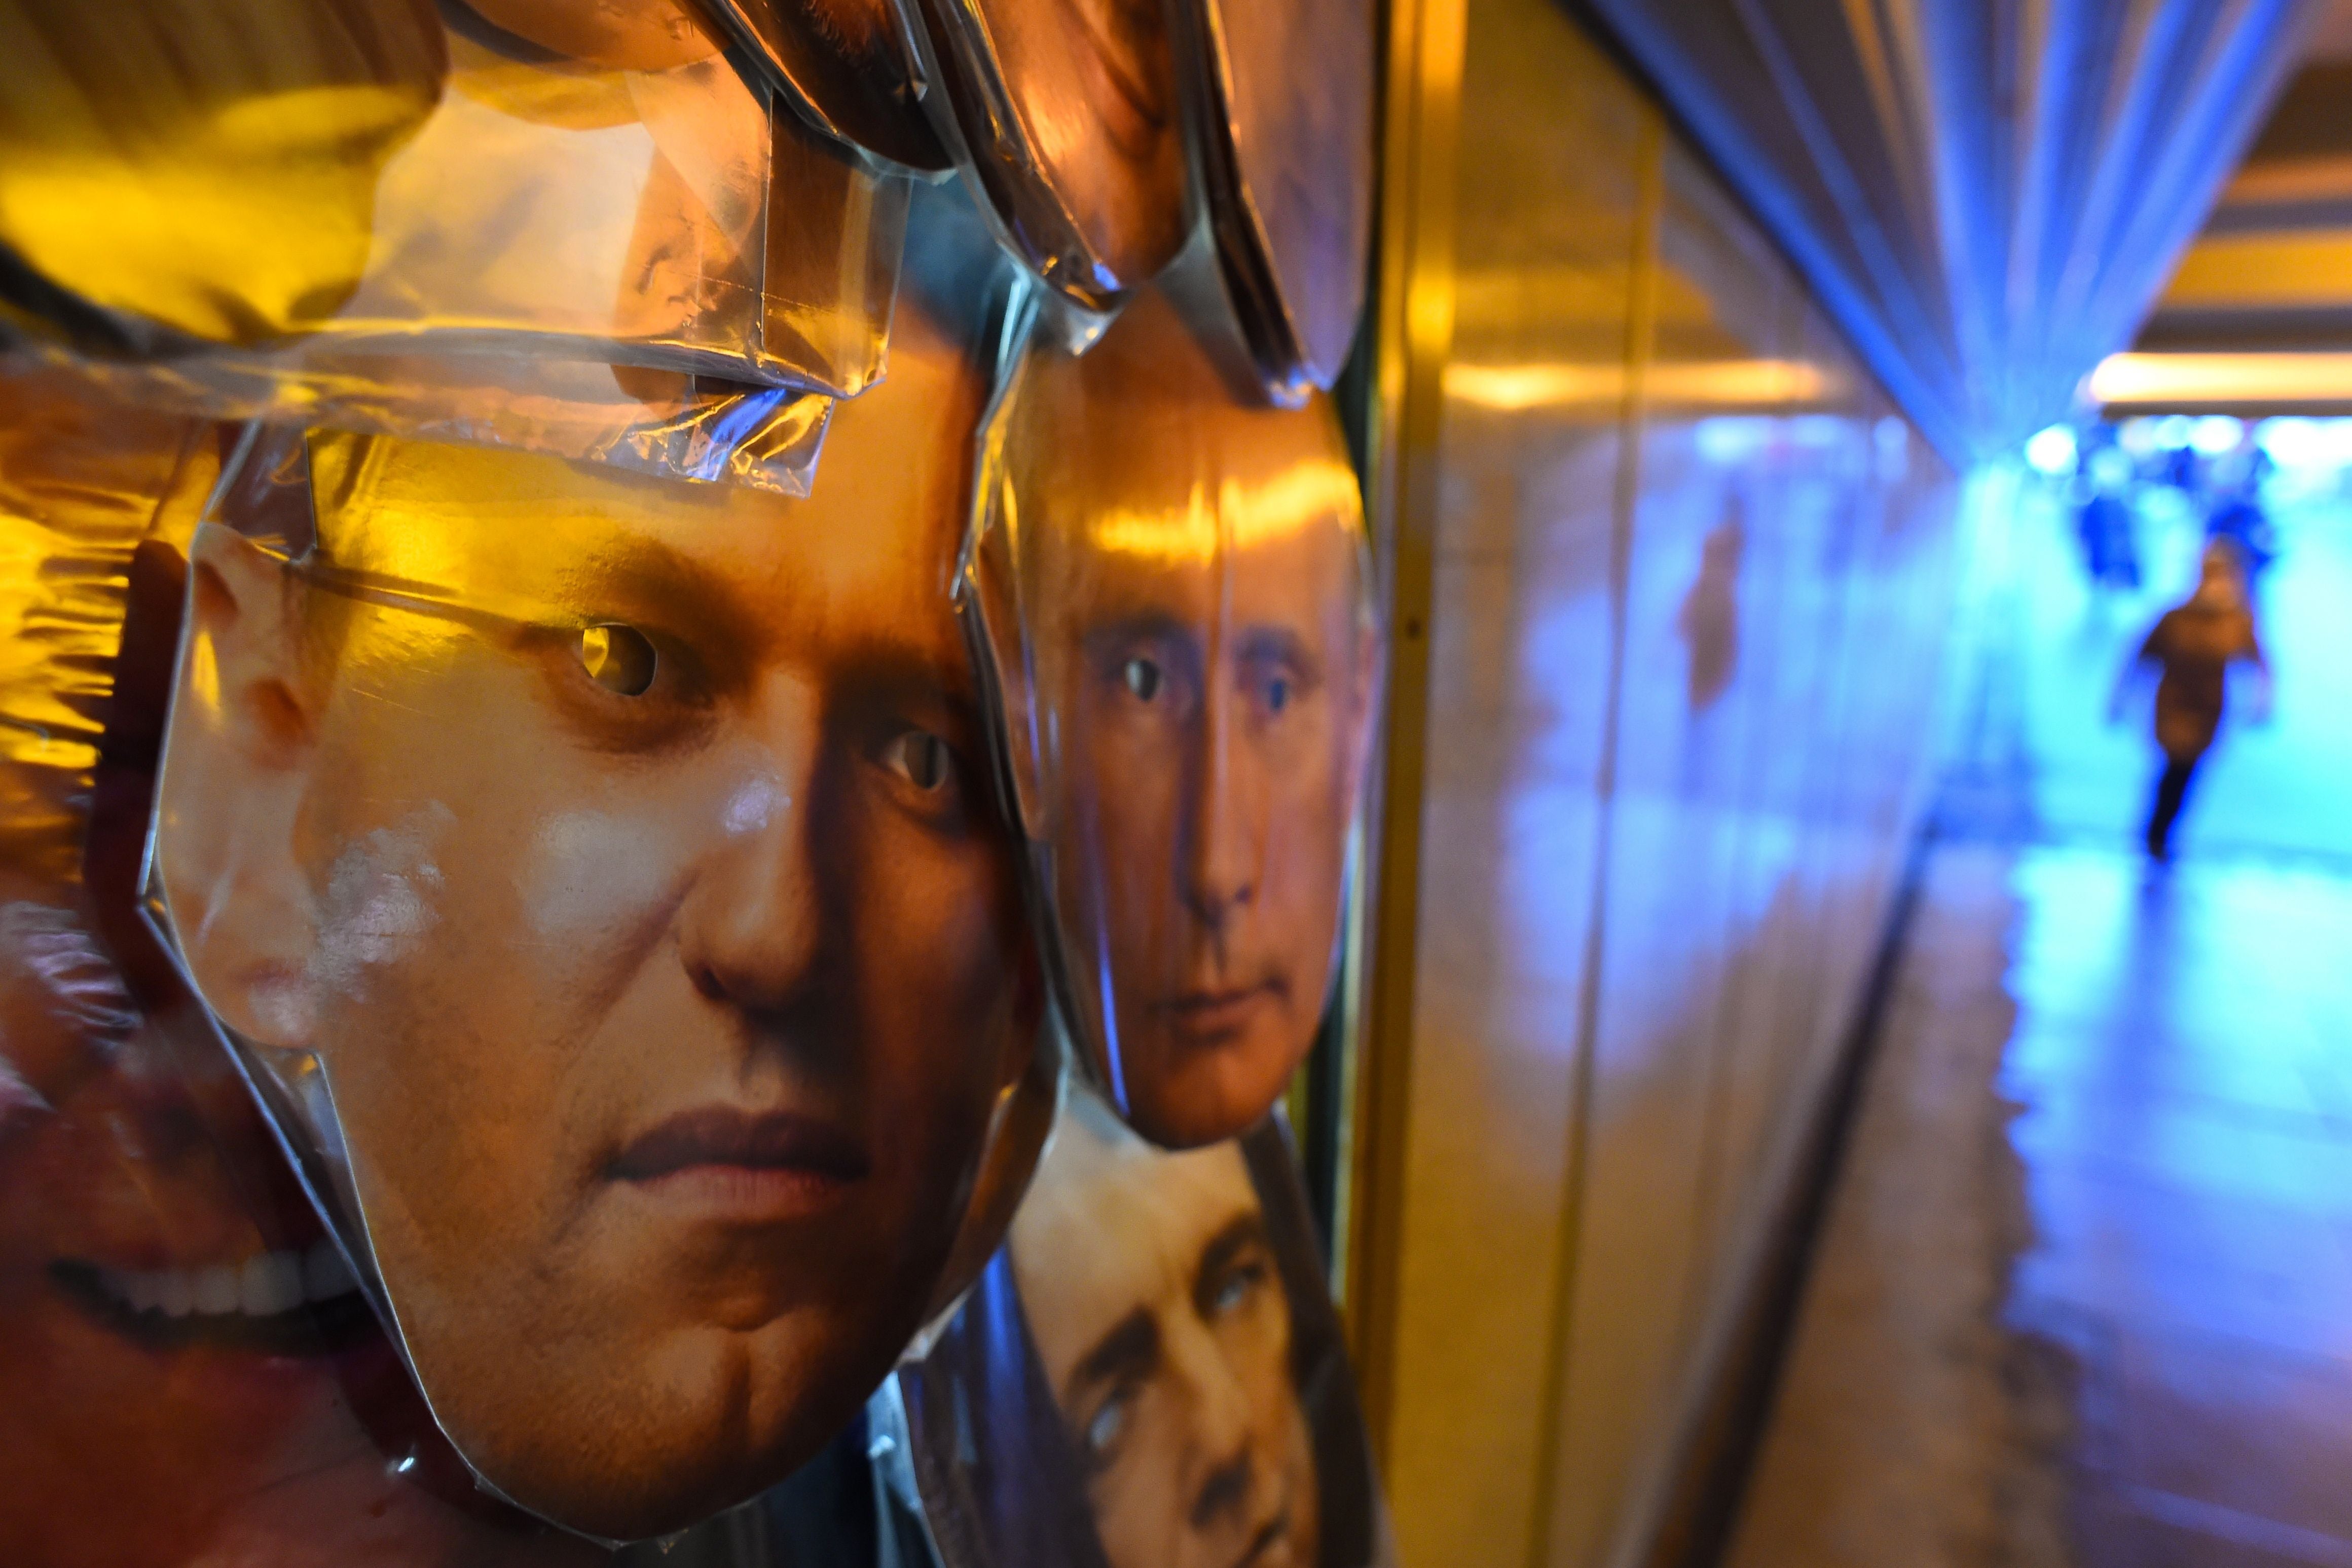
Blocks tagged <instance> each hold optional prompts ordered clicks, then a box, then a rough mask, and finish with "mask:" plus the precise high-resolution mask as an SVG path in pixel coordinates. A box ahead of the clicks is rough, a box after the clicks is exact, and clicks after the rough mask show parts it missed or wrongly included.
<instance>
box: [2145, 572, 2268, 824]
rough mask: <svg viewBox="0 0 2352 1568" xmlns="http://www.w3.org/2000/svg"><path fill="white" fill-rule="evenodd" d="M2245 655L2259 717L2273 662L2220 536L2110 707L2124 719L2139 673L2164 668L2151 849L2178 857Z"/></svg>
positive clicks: (2150, 810)
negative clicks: (2183, 824) (2182, 826)
mask: <svg viewBox="0 0 2352 1568" xmlns="http://www.w3.org/2000/svg"><path fill="white" fill-rule="evenodd" d="M2241 663H2243V664H2252V666H2253V668H2254V671H2255V674H2256V676H2257V679H2258V682H2259V684H2258V685H2257V686H2256V688H2255V694H2254V718H2255V722H2256V723H2260V722H2262V721H2263V720H2264V719H2266V718H2267V717H2268V716H2269V715H2270V706H2271V688H2270V665H2269V664H2268V663H2267V662H2266V661H2265V660H2264V659H2263V645H2262V641H2261V639H2260V638H2259V637H2258V636H2257V635H2256V634H2255V631H2254V616H2253V611H2252V607H2251V604H2250V602H2249V600H2248V598H2247V593H2246V574H2245V569H2244V567H2243V566H2242V564H2241V561H2240V559H2239V555H2238V551H2237V549H2236V547H2235V546H2233V545H2231V544H2230V543H2228V542H2227V541H2216V542H2215V543H2213V544H2211V545H2209V546H2207V547H2206V550H2205V557H2204V562H2203V566H2202V569H2201V570H2200V574H2199V577H2198V581H2197V589H2196V591H2195V592H2193V593H2191V594H2190V595H2189V597H2188V599H2186V600H2185V601H2182V602H2181V603H2179V605H2177V606H2175V607H2174V608H2172V609H2170V610H2168V611H2166V612H2164V614H2163V616H2162V617H2161V618H2159V619H2158V622H2157V623H2156V625H2155V627H2154V628H2153V629H2151V630H2150V631H2149V632H2148V634H2147V638H2146V639H2145V640H2143V641H2142V642H2141V643H2140V645H2139V652H2138V653H2137V654H2136V655H2134V657H2133V659H2132V661H2131V663H2130V664H2126V666H2125V667H2124V670H2123V673H2122V674H2121V675H2120V676H2119V677H2118V678H2117V680H2116V694H2115V700H2114V702H2113V704H2112V705H2111V706H2110V710H2109V716H2110V717H2111V718H2114V719H2117V720H2120V719H2121V718H2122V717H2123V710H2124V704H2125V700H2126V697H2127V696H2128V695H2129V693H2130V690H2131V687H2132V685H2134V683H2135V680H2136V678H2137V676H2138V675H2139V674H2141V673H2142V672H2144V671H2146V670H2148V669H2150V668H2154V669H2156V670H2158V671H2159V672H2160V674H2159V675H2158V681H2157V686H2156V744H2157V747H2158V749H2159V750H2161V751H2162V752H2163V753H2164V770H2163V772H2162V773H2160V774H2159V775H2158V778H2157V782H2156V793H2155V798H2154V800H2151V801H2150V802H2149V806H2148V813H2147V852H2148V854H2149V855H2150V856H2152V857H2154V858H2155V859H2157V860H2159V861H2165V860H2170V859H2171V858H2172V828H2173V824H2174V823H2175V822H2176V821H2179V817H2180V810H2181V807H2182V806H2183V805H2184V804H2185V803H2186V802H2187V800H2188V798H2189V781H2190V779H2193V778H2194V777H2195V776H2196V772H2197V765H2198V763H2199V762H2200V761H2201V760H2203V758H2204V756H2205V753H2206V752H2207V751H2208V750H2209V749H2210V748H2211V747H2212V745H2213V737H2214V736H2215V734H2216V733H2218V732H2219V731H2220V729H2221V714H2222V710H2223V709H2224V707H2225V706H2227V705H2228V699H2229V685H2230V682H2229V674H2230V666H2231V665H2232V664H2241Z"/></svg>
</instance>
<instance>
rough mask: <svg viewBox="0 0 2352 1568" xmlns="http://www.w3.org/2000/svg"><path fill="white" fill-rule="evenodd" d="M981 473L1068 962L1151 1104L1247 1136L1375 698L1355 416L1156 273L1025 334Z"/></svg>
mask: <svg viewBox="0 0 2352 1568" xmlns="http://www.w3.org/2000/svg"><path fill="white" fill-rule="evenodd" d="M979 486H980V488H979V495H978V497H977V499H976V502H975V517H974V537H973V539H972V541H971V546H970V548H969V552H968V558H967V572H968V580H967V591H966V595H965V607H966V609H967V611H968V612H970V614H971V617H972V619H971V621H970V622H969V624H970V625H971V629H972V631H973V633H974V640H975V644H976V646H978V647H979V648H980V649H981V650H982V661H983V663H984V664H985V665H986V667H987V668H988V670H989V671H990V672H991V674H992V675H993V677H994V680H993V687H994V690H995V693H996V696H997V700H998V701H999V702H1000V704H1001V706H1002V721H1003V735H1004V737H1005V744H1006V747H1007V757H1008V760H1009V763H1010V768H1009V771H1010V772H1011V774H1012V777H1013V786H1014V789H1015V792H1016V793H1017V795H1018V797H1019V802H1020V810H1021V818H1022V823H1023V826H1024V831H1026V833H1027V834H1028V836H1029V838H1030V840H1031V843H1032V849H1033V855H1034V862H1035V865H1036V868H1037V881H1038V883H1040V885H1041V888H1042V891H1043V894H1044V895H1045V896H1044V903H1045V907H1046V908H1047V909H1048V910H1049V911H1050V919H1049V925H1050V926H1051V941H1050V943H1049V948H1050V951H1051V954H1052V956H1053V958H1054V960H1055V969H1056V984H1057V988H1058V989H1059V991H1060V993H1061V995H1062V998H1063V1000H1064V1003H1065V1005H1066V1009H1067V1010H1068V1012H1069V1014H1070V1017H1071V1019H1072V1023H1073V1028H1074V1030H1075V1031H1076V1035H1077V1037H1078V1040H1079V1042H1080V1044H1081V1046H1082V1048H1083V1051H1084V1054H1085V1057H1086V1059H1087V1061H1089V1062H1090V1063H1091V1065H1092V1067H1093V1069H1094V1071H1095V1072H1096V1074H1097V1079H1098V1081H1099V1082H1101V1083H1102V1084H1103V1085H1104V1086H1105V1088H1106V1089H1107V1091H1108V1093H1109V1095H1110V1097H1111V1099H1112V1101H1113V1103H1115V1104H1117V1105H1118V1108H1119V1110H1120V1111H1121V1113H1124V1114H1126V1115H1127V1116H1128V1117H1129V1119H1130V1120H1131V1121H1132V1123H1133V1124H1134V1125H1135V1126H1136V1127H1137V1128H1138V1129H1139V1130H1140V1131H1142V1132H1143V1133H1144V1134H1146V1135H1148V1136H1150V1137H1151V1138H1153V1139H1155V1140H1157V1141H1159V1142H1160V1143H1163V1144H1169V1145H1192V1144H1204V1143H1211V1142H1214V1141H1216V1140H1217V1139H1220V1138H1224V1137H1230V1136H1232V1135H1234V1134H1236V1133H1238V1132H1240V1131H1241V1130H1242V1129H1244V1128H1246V1127H1248V1126H1250V1125H1252V1124H1255V1122H1256V1121H1257V1120H1258V1119H1259V1118H1260V1117H1262V1116H1263V1115H1265V1113H1266V1111H1267V1109H1268V1107H1269V1106H1271V1105H1272V1104H1273V1103H1274V1102H1275V1099H1276V1096H1277V1095H1278V1094H1279V1093H1280V1092H1281V1091H1282V1089H1283V1086H1284V1085H1285V1083H1286V1082H1288V1080H1289V1078H1290V1076H1291V1074H1292V1071H1294V1070H1295V1069H1296V1068H1297V1065H1298V1063H1299V1061H1301V1060H1302V1059H1303V1058H1304V1057H1305V1055H1306V1053H1307V1050H1308V1048H1309V1047H1310V1046H1311V1045H1312V1043H1313V1041H1314V1038H1315V1035H1316V1032H1317V1030H1318V1025H1319V1023H1320V1021H1321V1019H1322V1016H1323V1012H1324V1009H1325V1005H1326V1000H1327V997H1328V992H1329V990H1330V984H1331V977H1332V972H1333V968H1334V964H1335V958H1336V954H1337V950H1338V943H1339V935H1340V915H1341V910H1342V908H1343V906H1344V902H1345V892H1346V883H1347V877H1346V871H1347V866H1348V862H1349V853H1350V845H1351V843H1352V841H1353V837H1354V821H1355V817H1356V814H1357V810H1358V807H1359V803H1360V798H1361V793H1362V782H1363V779H1364V773H1365V760H1366V755H1367V749H1368V747H1369V744H1370V734H1371V727H1372V724H1373V720H1374V715H1375V710H1376V708H1377V706H1378V695H1379V685H1380V671H1381V640H1380V637H1379V633H1378V628H1377V623H1376V617H1375V613H1374V611H1373V607H1372V600H1371V591H1372V585H1371V580H1370V570H1369V561H1368V551H1367V547H1366V541H1365V538H1364V531H1363V523H1362V511H1361V503H1360V496H1359V492H1358V489H1357V486H1356V479H1355V475H1354V472H1353V470H1352V469H1351V468H1350V467H1349V463H1348V457H1347V453H1346V451H1345V448H1344V445H1343V444H1342V441H1341V437H1340V432H1339V425H1338V423H1337V420H1336V418H1335V417H1334V415H1333V413H1332V410H1331V408H1330V405H1329V403H1328V402H1327V401H1325V400H1323V399H1321V398H1319V397H1318V398H1316V399H1314V400H1311V401H1310V402H1308V403H1307V406H1305V407H1303V408H1299V409H1279V408H1274V409H1268V408H1259V407H1252V406H1248V405H1245V404H1244V403H1242V402H1237V401H1236V400H1235V399H1234V396H1233V394H1232V393H1231V392H1229V391H1228V389H1227V386H1226V383H1225V382H1223V381H1222V380H1221V379H1220V378H1219V376H1218V373H1217V371H1216V369H1215V367H1214V365H1213V362H1212V361H1211V360H1210V358H1209V357H1208V355H1207V353H1206V352H1205V351H1204V350H1202V347H1201V345H1200V343H1199V341H1198V340H1196V339H1195V338H1194V337H1193V336H1192V333H1191V331H1190V330H1189V329H1187V327H1186V325H1185V323H1184V322H1183V321H1182V320H1181V319H1180V318H1179V317H1178V316H1177V314H1176V312H1175V310H1174V308H1172V307H1171V305H1170V304H1169V303H1168V301H1167V300H1166V298H1164V297H1162V296H1161V295H1160V294H1158V293H1156V292H1151V293H1146V294H1144V295H1142V296H1139V297H1138V298H1137V299H1136V300H1135V301H1134V302H1133V303H1132V304H1130V305H1129V307H1128V308H1127V310H1126V312H1125V313H1124V314H1122V315H1121V316H1120V317H1119V319H1118V320H1117V321H1116V322H1114V323H1113V324H1112V326H1111V328H1110V329H1109V330H1108V332H1107V333H1106V334H1105V335H1104V337H1103V338H1102V340H1100V341H1099V342H1097V344H1096V345H1095V346H1094V347H1093V348H1092V349H1090V350H1088V351H1087V353H1086V354H1085V355H1084V356H1082V357H1073V356H1071V355H1069V354H1067V353H1065V352H1063V351H1061V350H1059V349H1057V348H1055V347H1052V346H1046V345H1042V344H1041V345H1040V346H1038V347H1036V348H1034V350H1032V351H1030V352H1029V353H1028V354H1027V356H1026V357H1025V359H1024V360H1023V361H1021V363H1020V364H1019V367H1018V369H1017V370H1016V371H1014V372H1013V375H1012V377H1011V378H1010V379H1009V380H1008V381H1007V382H1006V383H1005V384H1004V386H1003V390H1002V392H1001V393H1000V396H999V399H998V402H997V406H996V407H995V409H994V410H993V412H992V418H991V421H990V423H989V426H988V429H987V433H986V435H985V437H984V440H983V455H982V464H981V474H980V479H979Z"/></svg>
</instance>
